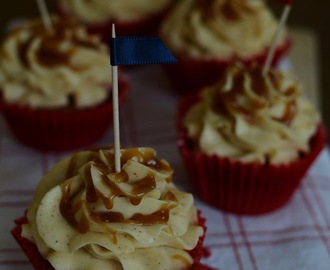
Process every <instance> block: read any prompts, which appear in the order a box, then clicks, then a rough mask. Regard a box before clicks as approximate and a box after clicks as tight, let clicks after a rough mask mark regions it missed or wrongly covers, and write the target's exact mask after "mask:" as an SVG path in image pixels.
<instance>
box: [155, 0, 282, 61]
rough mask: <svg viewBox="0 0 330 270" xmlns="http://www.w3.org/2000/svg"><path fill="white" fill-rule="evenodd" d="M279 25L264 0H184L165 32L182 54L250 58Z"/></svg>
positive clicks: (265, 45)
mask: <svg viewBox="0 0 330 270" xmlns="http://www.w3.org/2000/svg"><path fill="white" fill-rule="evenodd" d="M276 28H277V21H276V19H275V18H274V16H273V14H272V13H271V11H270V10H269V8H268V7H267V6H266V4H265V3H264V1H263V0H208V1H197V0H182V1H179V3H178V4H177V5H176V7H175V8H174V9H173V10H172V11H171V13H170V15H169V16H168V17H167V18H166V19H165V21H164V22H163V25H162V27H161V35H162V37H163V39H164V41H165V43H166V45H167V46H168V47H169V49H171V50H172V51H173V52H174V53H176V54H179V55H182V56H187V57H192V58H198V59H200V58H202V59H209V58H212V59H214V58H219V59H224V60H226V59H231V58H240V59H246V58H249V57H251V56H255V55H256V54H259V53H262V52H263V51H264V50H265V49H267V48H268V47H269V46H270V44H271V42H272V39H273V36H274V33H275V29H276ZM284 36H285V35H284V33H283V34H282V35H281V38H280V41H279V45H281V44H282V43H283V42H284V40H285V38H284Z"/></svg>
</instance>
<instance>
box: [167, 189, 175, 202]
mask: <svg viewBox="0 0 330 270" xmlns="http://www.w3.org/2000/svg"><path fill="white" fill-rule="evenodd" d="M164 200H165V201H171V202H178V199H177V198H176V196H175V195H174V194H173V193H172V192H171V191H167V192H166V194H165V195H164Z"/></svg>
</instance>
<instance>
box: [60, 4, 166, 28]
mask: <svg viewBox="0 0 330 270" xmlns="http://www.w3.org/2000/svg"><path fill="white" fill-rule="evenodd" d="M171 1H172V0H157V1H153V0H139V1H135V0H120V1H118V0H107V1H104V0H61V1H60V3H61V6H62V7H63V8H64V9H65V10H66V11H68V12H69V13H70V14H71V15H73V16H74V17H75V18H77V19H78V20H79V21H81V22H84V23H89V24H93V23H103V22H106V21H109V20H115V21H116V20H117V21H133V20H137V19H140V18H143V17H145V16H148V15H152V14H154V13H158V12H160V11H161V10H163V9H164V8H166V7H167V5H169V4H170V3H171Z"/></svg>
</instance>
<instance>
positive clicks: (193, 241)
mask: <svg viewBox="0 0 330 270" xmlns="http://www.w3.org/2000/svg"><path fill="white" fill-rule="evenodd" d="M172 174H173V170H172V168H171V167H170V165H169V164H168V163H167V162H166V161H165V160H159V159H157V157H156V153H155V151H154V150H153V149H151V148H129V149H121V172H120V173H116V172H115V169H114V150H113V149H112V148H110V149H109V148H99V149H95V150H89V151H83V152H79V153H76V154H73V155H72V156H70V157H68V158H66V159H64V160H62V161H61V162H59V163H58V164H57V165H55V166H54V167H53V169H52V170H50V171H49V172H48V173H47V174H46V175H45V176H44V178H43V179H42V181H41V182H40V184H39V185H38V187H37V190H36V194H35V197H34V200H33V202H32V204H31V206H30V208H29V210H28V213H27V217H28V220H29V223H28V224H27V225H24V227H23V234H22V235H23V237H25V238H28V239H29V240H30V241H32V242H35V243H36V245H37V247H38V249H39V251H40V253H41V254H42V256H43V257H44V258H45V259H47V260H48V261H49V262H50V263H51V264H52V265H53V267H54V268H55V269H89V270H90V269H91V270H93V269H124V270H131V269H145V270H157V269H159V270H163V269H173V270H175V269H189V267H190V265H191V264H192V263H193V259H192V258H191V256H190V255H189V253H188V250H192V249H193V248H194V247H195V246H196V245H197V243H198V240H199V237H200V236H201V235H202V234H203V229H202V227H200V226H197V225H196V224H197V213H196V209H195V207H194V200H193V197H192V195H191V194H189V193H185V192H182V191H180V190H178V189H177V188H176V186H175V185H174V184H173V183H172Z"/></svg>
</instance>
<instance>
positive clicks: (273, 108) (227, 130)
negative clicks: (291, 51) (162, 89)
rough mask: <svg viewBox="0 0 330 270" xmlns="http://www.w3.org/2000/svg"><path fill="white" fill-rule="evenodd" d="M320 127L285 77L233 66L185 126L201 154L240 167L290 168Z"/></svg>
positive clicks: (280, 73) (290, 79) (204, 96)
mask: <svg viewBox="0 0 330 270" xmlns="http://www.w3.org/2000/svg"><path fill="white" fill-rule="evenodd" d="M319 121H320V116H319V114H318V112H317V111H316V110H315V109H314V108H313V106H312V105H311V104H310V103H309V102H308V101H307V100H306V99H305V98H304V97H303V96H302V92H301V86H300V84H299V83H298V82H297V81H296V80H295V79H294V78H293V77H292V75H291V74H290V73H288V72H284V71H279V70H269V72H267V73H266V74H265V75H263V73H262V70H261V68H260V67H257V66H254V67H251V68H245V67H243V66H240V65H233V66H231V67H230V68H228V69H227V71H226V72H225V74H224V76H223V77H222V79H221V80H220V81H219V82H218V83H217V84H215V85H213V86H210V87H208V88H205V90H204V91H203V92H202V94H201V98H200V101H199V102H197V103H196V104H194V105H193V107H191V109H190V110H189V111H188V112H187V114H186V116H185V119H184V125H185V126H186V128H187V135H188V137H190V138H192V139H193V140H194V141H195V142H196V145H197V148H198V149H199V150H200V151H203V152H205V153H207V154H217V155H219V156H222V157H229V158H231V159H235V160H240V161H243V162H258V163H264V164H266V163H271V164H284V163H289V162H291V161H293V160H295V159H297V158H298V157H299V155H300V154H301V153H306V152H308V151H309V140H310V138H311V137H312V136H313V135H314V134H315V131H316V128H317V125H318V123H319Z"/></svg>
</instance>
